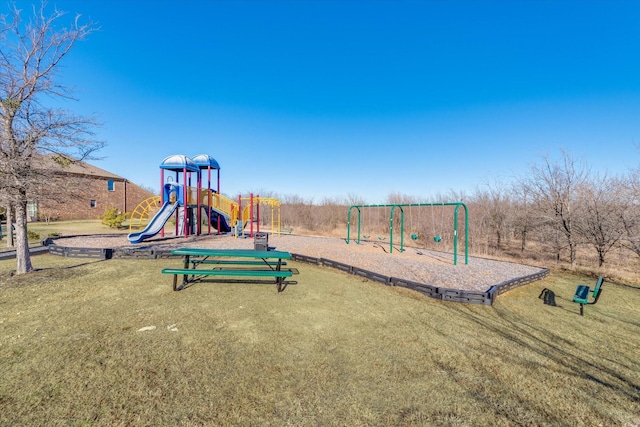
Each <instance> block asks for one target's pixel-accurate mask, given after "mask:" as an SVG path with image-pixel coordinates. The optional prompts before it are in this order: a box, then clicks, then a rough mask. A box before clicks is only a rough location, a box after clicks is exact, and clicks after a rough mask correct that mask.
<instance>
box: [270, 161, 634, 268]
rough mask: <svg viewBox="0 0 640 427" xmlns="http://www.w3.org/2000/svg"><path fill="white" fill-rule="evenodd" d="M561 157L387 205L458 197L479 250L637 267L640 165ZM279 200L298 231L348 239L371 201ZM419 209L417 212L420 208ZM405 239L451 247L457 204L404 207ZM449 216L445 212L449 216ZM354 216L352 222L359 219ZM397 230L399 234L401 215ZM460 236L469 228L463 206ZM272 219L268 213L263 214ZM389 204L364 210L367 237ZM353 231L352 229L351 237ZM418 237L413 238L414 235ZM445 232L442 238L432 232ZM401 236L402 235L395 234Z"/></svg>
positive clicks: (398, 197) (381, 234) (383, 227)
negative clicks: (618, 168)
mask: <svg viewBox="0 0 640 427" xmlns="http://www.w3.org/2000/svg"><path fill="white" fill-rule="evenodd" d="M558 157H559V158H558V159H555V160H554V159H552V158H551V157H549V156H545V157H542V158H540V159H539V160H538V161H537V162H536V163H535V164H533V165H532V166H531V167H530V168H529V169H528V170H527V171H526V172H525V173H524V175H523V176H521V177H516V178H515V179H513V180H510V181H509V182H508V183H505V184H502V183H499V182H495V183H487V184H483V185H479V186H478V187H477V188H476V189H475V190H474V191H472V192H471V193H469V194H462V193H455V192H450V193H447V194H439V195H436V196H434V197H432V198H430V199H428V200H427V199H423V198H420V197H416V196H411V195H406V194H402V193H391V194H389V195H388V196H387V198H386V200H385V203H386V204H403V203H404V204H411V203H439V202H454V201H461V202H463V203H465V205H466V206H467V207H468V209H469V243H470V251H471V253H473V254H476V255H487V256H506V257H515V258H520V259H522V258H529V259H533V260H540V261H545V262H547V261H548V262H555V263H562V264H566V265H567V266H568V267H569V268H571V269H575V268H576V267H577V266H578V265H580V266H586V267H591V268H594V269H597V268H602V267H604V266H605V265H607V264H627V265H637V264H638V262H639V260H640V168H638V169H636V170H631V171H629V172H628V173H626V174H623V175H620V176H613V175H609V174H606V173H604V174H603V173H594V172H593V171H592V169H591V167H590V166H589V165H588V164H587V163H586V162H584V161H581V160H577V159H576V158H574V157H572V156H571V155H570V154H568V153H567V152H561V155H560V156H558ZM270 196H271V197H278V198H280V199H281V201H282V213H281V218H282V224H283V226H284V227H285V228H293V229H294V232H301V233H309V234H318V235H331V236H333V237H346V233H347V223H348V221H349V218H347V212H348V208H349V206H351V205H362V204H366V200H364V199H363V198H361V197H359V196H358V195H356V194H349V195H347V196H344V197H339V198H334V199H330V198H327V199H322V200H320V201H313V200H305V199H304V198H302V197H300V196H295V195H294V196H291V195H284V196H283V195H277V194H270ZM418 210H420V212H418ZM404 212H405V220H404V223H405V230H404V231H405V242H406V241H408V242H409V244H415V245H419V246H421V247H426V248H429V249H442V250H451V245H447V242H450V241H451V240H452V239H453V235H452V231H453V230H452V223H453V219H452V217H451V215H452V212H453V208H449V209H448V210H446V211H445V210H444V208H442V209H441V208H439V207H438V206H434V207H431V208H420V209H418V208H405V209H404ZM445 214H446V215H445ZM355 215H356V214H352V218H350V220H351V227H354V226H355V224H356V222H357V218H356V217H355ZM395 215H396V221H395V224H394V225H392V226H393V227H394V235H396V236H397V233H399V231H400V230H399V228H395V227H399V225H398V223H399V220H398V219H397V218H398V213H397V212H396V213H395ZM459 215H461V217H460V218H459V221H458V222H459V224H460V225H459V227H460V230H459V234H460V235H462V233H464V219H463V218H462V211H460V213H459ZM263 221H264V222H265V224H269V223H270V218H269V214H268V213H267V215H266V216H264V217H263ZM389 227H390V224H389V210H388V209H386V210H385V209H383V208H379V209H375V208H374V209H369V210H363V211H362V214H361V228H362V230H361V232H362V235H363V236H364V235H373V236H374V237H375V238H376V239H379V240H384V239H386V238H388V234H389ZM354 233H355V229H354V228H352V229H351V235H352V236H354ZM412 235H413V237H416V236H418V238H417V239H415V240H409V239H410V237H411V236H412ZM436 235H441V237H442V239H443V242H444V243H443V244H441V245H437V244H435V243H434V242H433V240H432V238H433V237H435V236H436ZM394 241H397V240H394Z"/></svg>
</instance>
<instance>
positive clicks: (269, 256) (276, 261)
mask: <svg viewBox="0 0 640 427" xmlns="http://www.w3.org/2000/svg"><path fill="white" fill-rule="evenodd" d="M171 254H172V255H180V256H182V257H183V267H182V268H165V269H163V270H162V274H173V290H174V291H179V290H180V289H182V288H183V287H184V286H185V285H187V284H189V283H193V282H195V281H197V280H200V279H201V278H202V277H206V276H218V277H224V276H226V277H255V278H261V277H273V278H275V281H276V289H277V290H278V292H282V291H283V290H284V288H285V287H286V282H285V281H284V279H285V278H286V277H291V275H292V274H293V273H292V272H291V270H282V266H283V265H286V261H283V260H287V259H291V254H290V253H289V252H283V251H255V250H251V249H207V248H181V249H175V250H173V251H171ZM179 275H182V284H181V285H180V286H178V276H179Z"/></svg>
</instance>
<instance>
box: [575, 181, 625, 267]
mask: <svg viewBox="0 0 640 427" xmlns="http://www.w3.org/2000/svg"><path fill="white" fill-rule="evenodd" d="M579 193H580V215H579V216H578V217H577V218H576V230H577V231H578V232H579V233H580V235H581V237H582V238H583V239H584V241H585V242H586V243H587V244H589V245H590V246H592V247H593V248H594V249H595V250H596V252H597V254H598V267H602V265H603V264H604V263H605V260H606V255H607V253H608V252H609V251H610V250H611V249H612V248H613V247H614V246H615V245H616V244H618V243H619V242H620V240H621V238H622V236H623V235H624V231H625V228H624V223H623V213H624V211H625V206H626V201H625V198H624V195H623V185H622V182H621V181H620V180H617V179H613V178H609V177H607V176H604V177H595V178H594V179H593V180H591V182H589V183H585V184H584V185H583V186H582V188H581V189H580V191H579Z"/></svg>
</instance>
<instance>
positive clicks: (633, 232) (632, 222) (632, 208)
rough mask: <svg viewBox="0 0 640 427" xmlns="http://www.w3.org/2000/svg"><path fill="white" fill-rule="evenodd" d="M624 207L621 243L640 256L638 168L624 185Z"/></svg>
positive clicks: (639, 186)
mask: <svg viewBox="0 0 640 427" xmlns="http://www.w3.org/2000/svg"><path fill="white" fill-rule="evenodd" d="M624 200H625V201H626V209H625V210H624V212H623V214H622V223H623V226H624V230H625V235H624V237H623V239H622V245H623V246H624V247H625V248H627V249H629V250H631V251H633V252H634V253H635V254H636V255H638V256H640V168H638V169H637V170H635V171H633V172H632V173H631V174H630V175H629V177H628V178H627V180H626V181H625V186H624Z"/></svg>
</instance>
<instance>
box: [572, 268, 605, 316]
mask: <svg viewBox="0 0 640 427" xmlns="http://www.w3.org/2000/svg"><path fill="white" fill-rule="evenodd" d="M603 283H604V278H603V277H602V276H600V277H599V278H598V282H597V283H596V286H595V288H593V293H592V298H593V299H592V300H591V301H589V293H590V291H591V289H590V288H589V286H587V285H578V287H577V288H576V293H575V294H574V295H573V302H575V303H578V304H580V316H584V306H585V305H592V304H595V303H597V302H598V299H599V298H600V295H601V294H602V284H603Z"/></svg>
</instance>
